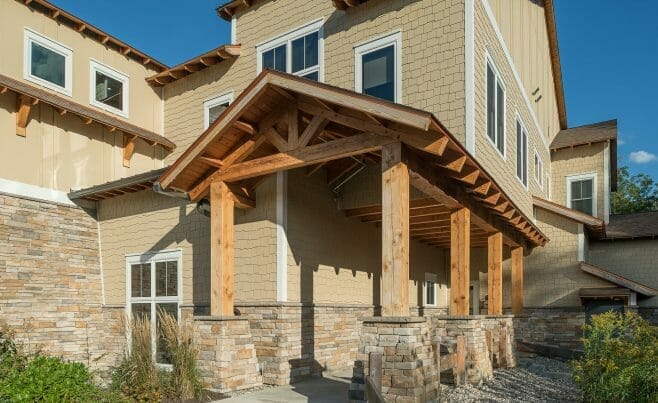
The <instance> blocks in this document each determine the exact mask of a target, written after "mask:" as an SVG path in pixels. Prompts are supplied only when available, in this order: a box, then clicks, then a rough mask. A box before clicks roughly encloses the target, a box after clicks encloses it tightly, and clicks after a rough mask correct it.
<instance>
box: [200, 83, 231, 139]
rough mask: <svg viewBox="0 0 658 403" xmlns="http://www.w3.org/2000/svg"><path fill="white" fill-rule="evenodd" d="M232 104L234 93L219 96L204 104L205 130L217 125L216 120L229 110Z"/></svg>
mask: <svg viewBox="0 0 658 403" xmlns="http://www.w3.org/2000/svg"><path fill="white" fill-rule="evenodd" d="M231 102H233V92H228V93H226V94H222V95H219V96H217V97H215V98H212V99H209V100H207V101H206V102H204V103H203V119H204V123H203V128H204V130H205V129H207V128H209V127H210V125H212V124H213V123H215V120H217V118H218V117H219V115H221V114H222V112H224V111H225V110H226V108H228V106H229V105H230V104H231Z"/></svg>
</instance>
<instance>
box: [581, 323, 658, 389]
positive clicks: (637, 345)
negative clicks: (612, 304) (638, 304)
mask: <svg viewBox="0 0 658 403" xmlns="http://www.w3.org/2000/svg"><path fill="white" fill-rule="evenodd" d="M584 334H585V338H584V339H583V344H584V355H583V356H582V358H580V359H579V360H577V361H574V363H573V367H574V380H575V382H576V383H577V384H578V385H579V386H580V387H581V389H582V391H583V397H584V399H585V401H590V402H594V401H597V402H612V401H619V402H631V401H632V402H656V401H658V329H657V328H656V327H655V326H651V325H650V324H649V323H647V322H646V321H645V320H643V319H642V318H641V317H640V316H638V315H637V314H635V313H633V312H627V313H625V314H619V313H615V312H607V313H604V314H600V315H594V316H592V320H591V324H589V325H585V326H584Z"/></svg>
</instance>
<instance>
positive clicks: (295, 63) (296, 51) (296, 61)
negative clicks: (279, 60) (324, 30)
mask: <svg viewBox="0 0 658 403" xmlns="http://www.w3.org/2000/svg"><path fill="white" fill-rule="evenodd" d="M300 70H304V38H299V39H295V40H294V41H292V72H293V73H296V72H298V71H300Z"/></svg>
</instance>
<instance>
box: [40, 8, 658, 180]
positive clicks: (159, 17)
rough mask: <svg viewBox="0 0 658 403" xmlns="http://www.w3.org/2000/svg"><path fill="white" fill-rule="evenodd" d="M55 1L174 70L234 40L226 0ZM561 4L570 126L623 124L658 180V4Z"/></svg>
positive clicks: (626, 140) (623, 133) (633, 153)
mask: <svg viewBox="0 0 658 403" xmlns="http://www.w3.org/2000/svg"><path fill="white" fill-rule="evenodd" d="M326 1H329V0H326ZM53 2H54V3H55V4H57V5H58V6H60V7H62V8H63V9H65V10H67V11H69V12H71V13H73V14H75V15H77V16H79V17H80V18H83V19H85V20H87V21H89V22H91V23H92V24H94V25H96V26H98V27H99V28H101V29H103V30H105V31H107V32H109V33H111V34H113V35H115V36H117V37H118V38H120V39H122V40H123V41H125V42H128V43H130V44H131V45H133V46H135V47H136V48H138V49H140V50H142V51H144V52H146V53H148V54H149V55H151V56H153V57H155V58H156V59H159V60H160V61H162V62H164V63H165V64H168V65H174V64H178V63H180V62H182V61H184V60H186V59H189V58H191V57H193V56H195V55H197V54H200V53H203V52H205V51H207V50H209V49H212V48H214V47H216V46H218V45H220V44H224V43H228V42H229V39H230V26H229V24H228V23H226V22H225V21H224V20H222V19H220V18H219V17H217V15H216V14H215V8H216V7H217V6H218V5H219V4H220V3H221V2H222V0H192V1H188V2H185V3H181V2H179V1H173V0H139V1H135V0H114V1H113V2H112V5H113V7H108V6H107V5H108V2H107V0H85V1H80V0H54V1H53ZM555 3H556V15H557V25H558V35H559V44H560V56H561V61H562V71H563V78H564V87H565V92H566V102H567V115H568V119H569V126H577V125H581V124H587V123H592V122H597V121H601V120H607V119H612V118H617V119H619V135H620V141H619V143H620V144H619V153H618V154H619V160H620V165H629V166H630V167H631V171H632V172H645V173H648V174H650V175H652V176H653V177H654V179H656V180H658V24H656V20H657V19H658V1H655V0H633V1H632V2H624V1H619V0H578V1H574V0H555Z"/></svg>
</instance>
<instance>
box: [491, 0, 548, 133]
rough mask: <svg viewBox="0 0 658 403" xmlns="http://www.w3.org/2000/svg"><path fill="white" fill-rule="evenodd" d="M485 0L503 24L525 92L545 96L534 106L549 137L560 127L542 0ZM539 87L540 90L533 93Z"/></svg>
mask: <svg viewBox="0 0 658 403" xmlns="http://www.w3.org/2000/svg"><path fill="white" fill-rule="evenodd" d="M485 1H488V3H489V5H490V7H491V10H492V11H493V14H494V16H495V18H496V21H497V23H498V26H499V27H500V31H501V33H502V35H503V38H504V40H505V43H506V44H507V48H508V49H509V52H510V54H511V56H512V60H514V65H515V66H516V69H517V71H518V73H519V76H520V78H521V81H522V82H523V86H524V90H525V93H526V94H528V98H529V99H531V100H533V101H534V99H535V98H537V97H538V96H539V95H541V96H542V98H541V100H540V101H539V102H536V103H535V102H533V108H534V110H535V113H536V114H537V119H538V120H539V124H540V125H541V128H542V130H543V131H544V134H545V135H546V136H547V139H549V141H550V140H552V139H553V138H554V137H555V135H556V134H557V132H558V130H559V128H560V127H559V118H558V112H557V101H556V99H557V98H556V95H555V86H554V83H553V70H552V68H551V58H550V50H549V47H548V32H547V30H546V20H545V16H544V5H543V1H541V0H540V1H535V0H511V1H510V0H485ZM536 89H539V92H538V93H537V94H536V95H535V96H532V93H533V92H535V90H536Z"/></svg>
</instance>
